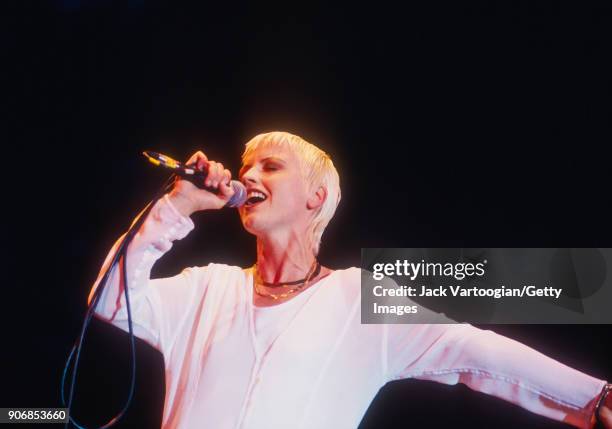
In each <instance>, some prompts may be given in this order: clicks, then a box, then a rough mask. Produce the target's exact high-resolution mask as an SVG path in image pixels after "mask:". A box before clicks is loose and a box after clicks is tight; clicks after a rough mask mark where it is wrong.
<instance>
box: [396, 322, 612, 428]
mask: <svg viewBox="0 0 612 429" xmlns="http://www.w3.org/2000/svg"><path fill="white" fill-rule="evenodd" d="M385 329H387V332H386V335H385V336H386V337H387V361H388V362H387V366H386V368H387V371H388V372H387V380H397V379H402V378H417V379H422V380H431V381H437V382H440V383H445V384H456V383H463V384H465V385H467V386H468V387H470V388H471V389H474V390H476V391H479V392H483V393H486V394H489V395H493V396H496V397H498V398H501V399H504V400H506V401H509V402H512V403H514V404H516V405H519V406H521V407H523V408H525V409H527V410H529V411H532V412H534V413H537V414H540V415H543V416H546V417H549V418H552V419H555V420H558V421H563V422H565V423H569V424H571V425H574V426H577V427H580V428H590V427H591V424H590V420H591V417H592V415H593V409H594V406H595V404H596V401H597V398H598V396H599V394H600V392H601V390H602V388H603V386H604V385H605V381H603V380H598V379H596V378H593V377H591V376H589V375H586V374H584V373H581V372H579V371H577V370H575V369H572V368H570V367H568V366H566V365H563V364H561V363H559V362H557V361H555V360H553V359H551V358H549V357H547V356H545V355H543V354H541V353H539V352H537V351H535V350H533V349H531V348H529V347H527V346H525V345H524V344H521V343H519V342H517V341H514V340H511V339H509V338H506V337H503V336H501V335H498V334H496V333H494V332H492V331H485V330H481V329H478V328H475V327H473V326H471V325H465V324H464V325H461V324H455V325H386V327H385Z"/></svg>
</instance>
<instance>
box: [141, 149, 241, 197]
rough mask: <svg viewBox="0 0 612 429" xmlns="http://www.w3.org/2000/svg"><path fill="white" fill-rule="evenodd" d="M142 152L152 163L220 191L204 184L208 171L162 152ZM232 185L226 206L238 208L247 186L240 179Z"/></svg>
mask: <svg viewBox="0 0 612 429" xmlns="http://www.w3.org/2000/svg"><path fill="white" fill-rule="evenodd" d="M142 154H143V155H144V156H145V157H146V158H147V159H148V160H149V162H150V163H151V164H153V165H157V166H158V167H164V168H166V169H168V170H172V172H173V173H174V174H176V175H177V176H180V177H181V178H182V179H185V180H188V181H190V182H191V183H193V184H194V185H196V186H197V187H198V188H200V189H205V190H207V191H209V192H213V193H217V192H218V190H217V189H210V188H207V187H206V186H204V180H205V179H206V176H208V171H202V170H196V169H195V168H193V167H190V166H188V165H185V164H183V163H181V162H179V161H177V160H175V159H172V158H170V157H169V156H166V155H163V154H161V153H157V152H152V151H149V150H145V151H144V152H143V153H142ZM230 185H231V187H232V189H233V190H234V195H232V197H231V198H230V199H229V201H228V202H227V204H226V205H225V206H226V207H236V208H237V207H240V206H242V205H243V204H244V203H245V202H246V199H247V191H246V188H245V186H244V185H243V184H242V182H239V181H238V180H232V181H231V182H230Z"/></svg>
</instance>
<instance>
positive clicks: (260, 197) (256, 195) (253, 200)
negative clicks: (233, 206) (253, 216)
mask: <svg viewBox="0 0 612 429" xmlns="http://www.w3.org/2000/svg"><path fill="white" fill-rule="evenodd" d="M267 198H268V197H266V196H265V195H264V194H263V193H262V192H259V191H249V192H248V193H247V200H246V203H244V205H245V206H246V207H253V206H256V205H257V204H259V203H261V202H263V201H265V200H266V199H267Z"/></svg>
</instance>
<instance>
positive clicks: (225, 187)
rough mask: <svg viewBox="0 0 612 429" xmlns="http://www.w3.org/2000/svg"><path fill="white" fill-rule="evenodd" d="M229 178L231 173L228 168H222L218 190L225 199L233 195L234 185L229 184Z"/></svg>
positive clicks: (230, 178)
mask: <svg viewBox="0 0 612 429" xmlns="http://www.w3.org/2000/svg"><path fill="white" fill-rule="evenodd" d="M231 180H232V173H230V171H229V170H228V169H225V170H223V179H222V180H221V183H220V184H219V191H220V192H221V195H222V196H223V197H224V198H225V199H226V200H229V199H230V198H231V197H232V196H233V195H234V192H235V191H234V187H233V186H232V184H231Z"/></svg>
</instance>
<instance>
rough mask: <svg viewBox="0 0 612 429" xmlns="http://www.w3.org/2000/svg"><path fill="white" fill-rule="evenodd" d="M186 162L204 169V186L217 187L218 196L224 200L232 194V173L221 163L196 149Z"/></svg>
mask: <svg viewBox="0 0 612 429" xmlns="http://www.w3.org/2000/svg"><path fill="white" fill-rule="evenodd" d="M187 164H188V165H191V166H195V167H196V168H197V169H198V170H206V171H207V174H206V179H205V180H204V186H206V187H207V188H210V189H218V190H219V195H218V196H220V197H222V198H223V199H224V200H227V199H229V198H231V196H232V195H234V188H233V187H232V186H231V180H232V173H231V172H230V171H229V170H228V169H226V168H225V167H224V166H223V164H222V163H220V162H216V161H211V160H209V159H208V158H207V157H206V155H205V154H204V152H202V151H198V152H196V153H194V154H193V155H192V156H191V158H189V160H188V161H187Z"/></svg>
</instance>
